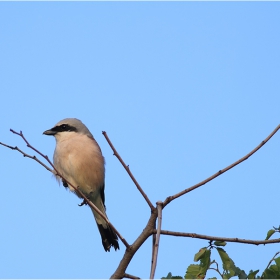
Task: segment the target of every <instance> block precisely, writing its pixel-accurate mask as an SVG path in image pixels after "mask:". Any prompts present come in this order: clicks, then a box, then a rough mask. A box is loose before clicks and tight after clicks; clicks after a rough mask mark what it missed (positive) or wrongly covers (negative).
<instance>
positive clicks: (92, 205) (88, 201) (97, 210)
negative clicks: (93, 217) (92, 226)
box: [1, 129, 130, 248]
mask: <svg viewBox="0 0 280 280" xmlns="http://www.w3.org/2000/svg"><path fill="white" fill-rule="evenodd" d="M10 131H11V132H12V133H14V134H16V135H19V136H20V137H21V138H22V139H23V140H24V142H25V143H26V145H27V147H28V148H30V149H32V150H33V151H35V152H36V153H38V154H39V155H40V156H42V157H43V158H44V159H45V160H47V162H48V163H49V164H50V165H51V167H52V168H53V169H54V171H55V172H53V170H51V169H50V168H48V167H47V166H46V165H45V164H43V163H42V162H41V161H39V160H38V159H37V158H36V157H35V156H30V155H27V154H26V153H24V152H22V151H21V150H20V149H18V148H17V147H11V146H9V145H6V144H2V143H1V145H3V146H5V147H8V148H10V149H13V150H18V151H19V152H21V153H22V154H23V156H25V157H29V158H31V159H34V160H36V161H37V162H39V163H40V164H41V165H43V166H44V167H45V168H46V169H47V170H48V171H50V172H52V173H55V175H57V176H59V177H60V178H61V179H63V180H64V181H65V182H66V183H67V184H68V185H70V186H71V187H73V189H74V190H75V191H76V192H77V193H79V195H81V196H82V197H83V199H84V201H86V203H87V204H88V205H89V206H90V207H91V208H93V209H94V210H95V211H96V212H97V213H98V214H99V215H100V216H101V217H102V218H103V219H104V220H105V221H106V222H107V223H108V224H109V225H110V227H111V228H112V229H113V230H114V231H115V232H116V234H117V235H118V236H119V238H120V240H121V241H122V242H123V244H124V245H125V246H126V248H129V247H130V245H129V244H128V243H127V241H126V240H125V239H124V238H123V237H122V235H121V234H120V233H119V232H118V230H117V229H116V228H115V227H114V226H113V225H112V224H111V222H110V221H109V220H108V219H107V217H106V216H105V215H104V214H103V213H102V212H101V211H100V210H99V209H98V208H97V207H96V206H95V205H94V204H93V203H92V202H91V201H90V200H89V199H88V198H87V197H86V195H84V193H82V192H81V191H80V189H79V187H76V186H73V185H72V184H71V183H70V182H69V181H67V180H66V179H65V178H64V177H63V176H62V175H61V174H60V173H59V172H58V171H57V169H56V168H55V167H54V165H53V163H52V162H51V161H50V160H49V157H48V156H47V155H43V154H42V153H41V152H40V151H38V150H37V149H36V148H34V147H33V146H32V145H30V144H29V142H28V141H27V140H26V138H25V137H24V135H23V133H22V131H20V132H16V131H14V130H13V129H10Z"/></svg>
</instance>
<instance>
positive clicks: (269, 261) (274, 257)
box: [266, 251, 280, 269]
mask: <svg viewBox="0 0 280 280" xmlns="http://www.w3.org/2000/svg"><path fill="white" fill-rule="evenodd" d="M278 254H280V251H279V252H277V253H275V255H274V256H273V258H272V259H271V260H270V261H269V263H268V265H267V267H266V269H268V267H269V266H270V265H271V263H272V262H273V261H274V259H275V257H276V256H277V255H278Z"/></svg>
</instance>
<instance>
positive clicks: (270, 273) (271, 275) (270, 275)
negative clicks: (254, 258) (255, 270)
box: [262, 266, 277, 279]
mask: <svg viewBox="0 0 280 280" xmlns="http://www.w3.org/2000/svg"><path fill="white" fill-rule="evenodd" d="M262 278H264V279H277V273H276V271H274V269H273V268H272V266H270V267H269V268H267V269H266V270H265V271H264V272H263V275H262Z"/></svg>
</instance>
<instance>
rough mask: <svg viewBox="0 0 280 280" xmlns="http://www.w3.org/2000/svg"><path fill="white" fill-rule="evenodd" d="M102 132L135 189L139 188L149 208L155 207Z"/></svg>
mask: <svg viewBox="0 0 280 280" xmlns="http://www.w3.org/2000/svg"><path fill="white" fill-rule="evenodd" d="M102 134H103V135H104V137H105V138H106V140H107V142H108V144H109V145H110V147H111V149H112V150H113V154H114V155H115V156H116V157H117V158H118V160H119V161H120V163H121V164H122V166H123V167H124V169H125V170H126V172H127V173H128V175H129V176H130V178H131V179H132V181H133V182H134V184H135V186H136V187H137V189H138V190H139V192H140V193H141V194H142V196H143V197H144V199H145V200H146V202H147V203H148V205H149V206H150V208H151V210H153V209H154V208H155V207H154V206H153V204H152V202H151V201H150V200H149V198H148V196H147V195H146V194H145V192H144V191H143V190H142V188H141V187H140V185H139V184H138V182H137V181H136V179H135V177H134V176H133V175H132V173H131V171H130V169H129V166H128V165H126V164H125V163H124V161H123V159H122V158H121V156H120V155H119V153H118V152H117V150H116V149H115V147H114V146H113V144H112V142H111V140H110V139H109V137H108V135H107V133H106V131H102Z"/></svg>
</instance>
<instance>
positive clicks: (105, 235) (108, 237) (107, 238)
mask: <svg viewBox="0 0 280 280" xmlns="http://www.w3.org/2000/svg"><path fill="white" fill-rule="evenodd" d="M97 226H98V229H99V232H100V235H101V239H102V244H103V247H104V250H105V251H106V252H107V251H109V252H110V248H111V246H113V247H114V249H115V250H118V249H120V247H119V243H118V236H117V235H116V233H115V232H114V231H113V229H112V228H111V227H110V226H109V225H107V228H104V227H103V226H102V225H100V224H97Z"/></svg>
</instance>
